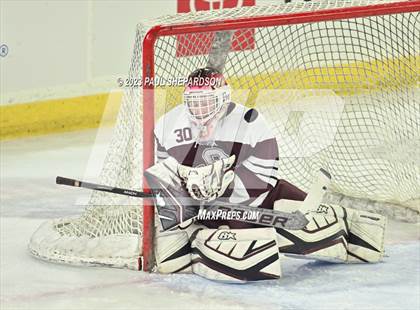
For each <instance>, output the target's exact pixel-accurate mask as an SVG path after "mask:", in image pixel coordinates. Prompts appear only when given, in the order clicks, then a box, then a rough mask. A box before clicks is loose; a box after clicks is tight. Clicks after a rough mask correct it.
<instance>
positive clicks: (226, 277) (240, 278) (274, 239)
mask: <svg viewBox="0 0 420 310" xmlns="http://www.w3.org/2000/svg"><path fill="white" fill-rule="evenodd" d="M176 171H177V170H176V169H174V167H170V166H167V165H165V161H164V162H162V163H160V164H158V165H156V166H154V167H153V168H152V169H150V170H149V171H148V174H149V176H150V175H153V177H154V178H156V177H159V178H163V180H162V183H164V184H171V185H172V186H173V187H174V188H176V187H179V185H177V184H176V182H178V181H179V177H178V176H177V173H176ZM155 184H156V183H155ZM314 188H315V189H314ZM314 188H311V191H314V190H316V187H314ZM321 188H323V189H325V186H321ZM165 190H167V189H165ZM314 196H316V195H311V193H309V195H308V197H309V198H310V197H312V198H311V199H312V200H313V202H311V203H314V204H316V207H315V208H314V209H312V210H311V206H308V205H307V203H305V202H302V201H292V200H285V199H283V200H279V201H277V202H276V203H275V205H274V209H275V210H281V211H284V212H293V211H296V210H301V211H302V212H304V213H305V216H306V218H307V219H308V220H309V223H308V224H307V225H306V226H305V227H304V228H303V229H301V230H289V229H282V228H274V227H271V228H270V227H265V228H261V227H256V228H250V229H229V228H228V227H223V228H219V229H209V228H207V227H206V226H204V225H201V224H199V223H194V222H193V220H189V221H186V222H184V223H183V224H182V225H180V226H178V227H177V228H176V229H175V230H173V231H166V232H161V231H157V232H156V240H155V244H156V246H155V258H156V268H155V270H156V271H157V272H160V273H174V272H187V273H195V274H198V275H200V276H203V277H205V278H208V279H211V280H219V281H229V282H246V281H258V280H268V279H276V278H280V277H281V266H280V254H285V255H287V256H294V257H299V258H310V259H319V260H324V261H330V262H337V263H356V262H370V263H374V262H378V261H380V260H381V258H382V257H383V254H384V232H385V226H386V218H385V217H383V216H381V215H377V214H373V213H370V212H366V211H359V210H354V209H351V208H344V207H341V206H338V205H330V204H321V203H319V202H317V201H316V199H315V200H314V199H313V197H314ZM160 217H161V215H160ZM161 220H163V221H164V217H163V218H162V217H161ZM158 230H160V229H158Z"/></svg>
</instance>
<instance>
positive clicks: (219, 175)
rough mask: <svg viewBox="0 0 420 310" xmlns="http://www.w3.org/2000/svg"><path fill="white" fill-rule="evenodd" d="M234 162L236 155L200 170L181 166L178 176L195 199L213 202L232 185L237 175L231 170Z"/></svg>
mask: <svg viewBox="0 0 420 310" xmlns="http://www.w3.org/2000/svg"><path fill="white" fill-rule="evenodd" d="M234 162H235V155H232V156H231V157H229V158H226V159H220V160H217V161H215V162H214V163H213V164H211V165H207V166H204V167H199V168H192V167H188V166H184V165H179V166H178V174H179V176H180V177H181V179H182V180H183V182H184V183H185V187H186V189H187V191H188V193H189V194H190V196H191V197H192V198H193V199H196V200H200V201H212V200H214V199H216V198H218V197H220V196H221V195H223V193H224V192H225V191H226V189H227V188H228V186H229V184H230V183H232V181H233V179H234V177H235V173H234V172H233V171H232V170H229V169H230V168H231V167H232V165H233V163H234ZM228 170H229V171H228Z"/></svg>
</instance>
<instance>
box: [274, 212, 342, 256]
mask: <svg viewBox="0 0 420 310" xmlns="http://www.w3.org/2000/svg"><path fill="white" fill-rule="evenodd" d="M328 208H329V207H328ZM324 211H325V210H324ZM330 211H332V212H331V215H330V214H325V213H317V212H309V213H306V214H305V215H306V217H307V219H308V220H309V223H308V225H306V227H305V228H304V229H301V230H286V229H276V231H277V239H278V240H277V241H278V244H279V251H280V252H281V253H285V254H286V255H288V256H297V257H302V258H313V259H318V260H323V261H329V262H337V263H340V262H346V261H347V232H348V230H347V227H346V224H345V222H344V220H343V218H342V216H341V215H339V214H337V212H336V211H335V210H330Z"/></svg>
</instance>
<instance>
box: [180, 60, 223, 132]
mask: <svg viewBox="0 0 420 310" xmlns="http://www.w3.org/2000/svg"><path fill="white" fill-rule="evenodd" d="M183 99H184V104H185V106H186V108H187V112H188V115H189V117H190V119H191V121H192V122H193V123H195V124H196V125H198V126H207V125H208V124H209V123H210V122H211V121H212V120H214V119H217V116H219V115H220V114H222V113H221V111H222V109H223V107H224V106H226V105H227V104H228V103H229V102H230V88H229V86H228V85H227V83H226V80H225V79H224V77H223V75H222V74H221V73H220V72H219V71H217V70H216V69H213V68H201V69H197V70H195V71H194V72H192V73H191V74H190V75H189V77H188V81H187V85H186V87H185V91H184V98H183ZM219 112H220V113H219Z"/></svg>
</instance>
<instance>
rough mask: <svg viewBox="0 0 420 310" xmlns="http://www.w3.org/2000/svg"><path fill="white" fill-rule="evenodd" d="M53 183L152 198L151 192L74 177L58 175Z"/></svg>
mask: <svg viewBox="0 0 420 310" xmlns="http://www.w3.org/2000/svg"><path fill="white" fill-rule="evenodd" d="M55 183H56V184H62V185H68V186H74V187H82V188H88V189H93V190H97V191H101V192H108V193H113V194H119V195H125V196H131V197H137V198H152V197H153V194H151V193H145V192H140V191H136V190H131V189H125V188H118V187H111V186H107V185H100V184H95V183H89V182H84V181H79V180H75V179H70V178H64V177H60V176H58V177H57V178H56V179H55Z"/></svg>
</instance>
